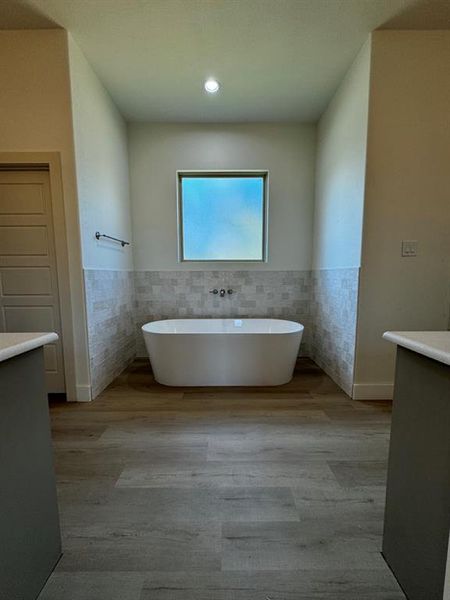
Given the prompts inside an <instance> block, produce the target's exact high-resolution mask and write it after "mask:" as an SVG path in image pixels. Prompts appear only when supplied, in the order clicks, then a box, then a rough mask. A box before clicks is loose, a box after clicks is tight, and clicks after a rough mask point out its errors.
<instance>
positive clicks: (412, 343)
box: [383, 331, 450, 365]
mask: <svg viewBox="0 0 450 600" xmlns="http://www.w3.org/2000/svg"><path fill="white" fill-rule="evenodd" d="M383 338H384V339H385V340H387V341H388V342H393V343H394V344H398V345H399V346H403V348H408V349H409V350H413V351H414V352H417V353H418V354H423V355H424V356H428V358H433V359H434V360H437V361H439V362H441V363H444V364H446V365H450V331H386V333H385V334H383Z"/></svg>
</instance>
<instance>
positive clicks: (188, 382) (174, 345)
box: [142, 319, 304, 386]
mask: <svg viewBox="0 0 450 600" xmlns="http://www.w3.org/2000/svg"><path fill="white" fill-rule="evenodd" d="M303 329H304V328H303V325H300V323H294V322H293V321H283V320H279V319H169V320H167V321H153V322H151V323H146V324H145V325H143V327H142V331H143V334H144V339H145V345H146V346H147V351H148V354H149V357H150V362H151V364H152V368H153V373H154V375H155V379H156V381H158V382H159V383H163V384H164V385H174V386H205V385H213V386H214V385H282V384H283V383H287V382H288V381H290V380H291V378H292V373H293V370H294V366H295V361H296V359H297V355H298V349H299V346H300V342H301V339H302V335H303Z"/></svg>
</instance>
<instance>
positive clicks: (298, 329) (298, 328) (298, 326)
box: [141, 317, 305, 336]
mask: <svg viewBox="0 0 450 600" xmlns="http://www.w3.org/2000/svg"><path fill="white" fill-rule="evenodd" d="M168 321H276V322H279V323H285V324H289V325H292V326H293V327H292V329H290V330H288V331H286V330H285V331H243V330H239V328H236V331H154V330H150V329H149V327H150V326H152V325H153V326H155V325H158V324H160V323H167V322H168ZM141 331H142V333H143V334H144V335H145V334H151V335H163V336H165V335H183V336H184V335H199V336H203V335H293V334H299V333H300V334H303V333H304V331H305V326H304V325H303V324H302V323H298V322H297V321H290V320H288V319H272V318H264V317H254V318H250V317H244V318H242V319H239V318H233V317H226V318H222V319H221V318H212V317H208V318H204V319H202V318H192V319H158V320H157V321H149V322H148V323H144V325H142V326H141Z"/></svg>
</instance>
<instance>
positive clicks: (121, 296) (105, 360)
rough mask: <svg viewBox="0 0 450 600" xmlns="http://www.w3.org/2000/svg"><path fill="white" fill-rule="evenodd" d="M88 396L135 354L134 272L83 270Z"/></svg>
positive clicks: (94, 395)
mask: <svg viewBox="0 0 450 600" xmlns="http://www.w3.org/2000/svg"><path fill="white" fill-rule="evenodd" d="M84 282H85V293H86V307H87V322H88V344H89V363H90V370H91V396H92V398H95V397H96V396H98V394H99V393H100V392H101V391H102V390H103V389H104V388H105V387H106V386H107V385H109V384H110V383H111V381H113V380H114V379H115V377H117V375H119V374H120V373H121V372H122V371H123V370H124V369H125V368H126V367H127V366H128V365H129V364H130V363H131V361H132V360H133V359H134V357H135V356H136V335H135V329H136V327H135V295H134V273H133V271H105V270H99V269H85V270H84Z"/></svg>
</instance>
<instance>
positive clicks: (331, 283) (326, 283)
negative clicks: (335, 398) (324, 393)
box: [311, 268, 359, 396]
mask: <svg viewBox="0 0 450 600" xmlns="http://www.w3.org/2000/svg"><path fill="white" fill-rule="evenodd" d="M358 285H359V268H350V269H324V270H318V271H313V272H312V276H311V317H312V322H313V328H312V335H311V358H312V359H313V360H314V361H315V362H316V363H317V364H318V365H319V366H320V367H321V368H322V369H323V370H324V371H325V372H326V373H327V374H328V375H329V376H330V377H331V378H332V379H334V381H335V382H336V383H337V384H338V385H339V386H340V387H341V388H342V389H343V390H344V391H345V392H346V393H347V394H348V395H349V396H351V395H352V386H353V370H354V363H355V344H356V319H357V304H358Z"/></svg>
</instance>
